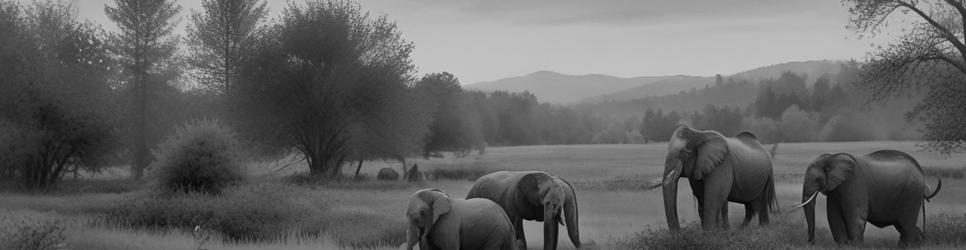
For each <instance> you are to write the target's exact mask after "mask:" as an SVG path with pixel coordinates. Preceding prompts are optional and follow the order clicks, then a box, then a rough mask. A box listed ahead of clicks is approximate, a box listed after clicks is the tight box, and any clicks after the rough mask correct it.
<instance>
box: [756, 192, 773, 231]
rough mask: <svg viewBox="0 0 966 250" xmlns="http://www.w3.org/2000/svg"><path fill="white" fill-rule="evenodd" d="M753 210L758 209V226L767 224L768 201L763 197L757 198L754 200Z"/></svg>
mask: <svg viewBox="0 0 966 250" xmlns="http://www.w3.org/2000/svg"><path fill="white" fill-rule="evenodd" d="M755 210H757V211H758V226H765V225H768V217H769V216H770V215H769V214H768V201H766V200H765V198H758V200H757V201H756V202H755Z"/></svg>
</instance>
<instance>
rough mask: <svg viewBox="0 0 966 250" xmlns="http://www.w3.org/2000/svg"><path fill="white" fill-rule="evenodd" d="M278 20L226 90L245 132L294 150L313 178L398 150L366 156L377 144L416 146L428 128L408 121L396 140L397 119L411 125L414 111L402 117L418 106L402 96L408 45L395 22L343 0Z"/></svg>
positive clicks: (296, 9) (292, 9)
mask: <svg viewBox="0 0 966 250" xmlns="http://www.w3.org/2000/svg"><path fill="white" fill-rule="evenodd" d="M284 13H285V14H284V16H283V18H282V20H281V22H280V23H279V24H277V25H275V26H272V27H270V28H269V29H268V31H267V32H268V34H267V35H266V36H263V39H260V40H259V42H258V44H257V45H256V47H255V49H253V50H252V53H253V54H252V56H251V57H250V58H251V60H248V61H247V62H245V63H244V64H243V66H242V70H241V71H240V72H239V81H238V82H237V83H238V84H237V87H238V88H237V89H233V90H232V91H233V93H234V92H236V90H237V92H238V93H237V95H238V97H239V98H235V99H236V101H237V103H236V104H234V105H238V106H239V107H240V108H239V109H238V110H239V111H240V112H241V114H240V115H241V116H243V117H248V119H242V120H244V121H246V122H247V123H249V125H248V127H253V128H255V130H262V131H277V132H278V134H277V135H278V136H268V137H263V138H261V139H263V140H277V141H276V142H274V143H275V144H276V145H279V146H281V147H292V148H295V149H296V150H298V151H299V152H300V153H301V154H302V155H303V157H304V158H305V159H306V161H307V163H308V165H309V169H310V173H311V174H312V175H313V176H315V177H335V176H336V175H338V174H340V173H341V169H342V165H343V164H344V163H346V162H347V161H349V160H357V159H354V157H358V158H363V157H364V155H371V154H377V155H380V156H385V155H391V154H402V153H403V152H399V151H400V150H402V149H403V148H405V147H392V148H391V149H392V150H388V149H387V150H381V149H380V150H376V149H373V148H371V147H369V146H371V145H373V142H375V141H376V140H385V139H384V138H398V137H395V136H400V135H405V136H403V138H402V139H399V140H398V141H413V140H403V139H408V138H413V137H415V138H422V135H423V134H421V133H420V131H425V128H426V123H427V122H428V121H427V120H420V119H413V120H412V121H411V122H406V123H407V124H405V127H406V128H411V130H410V129H407V131H410V132H411V133H409V132H406V133H397V131H396V130H398V129H402V128H400V127H396V125H395V124H396V123H395V122H399V121H407V120H405V119H397V118H399V117H415V116H416V115H413V114H412V113H410V112H416V111H418V109H403V108H407V107H416V106H418V104H413V103H418V102H415V101H414V99H418V98H415V97H414V95H409V94H407V93H411V92H409V91H410V88H409V87H408V86H407V85H408V83H410V82H412V78H413V77H412V72H413V64H412V62H411V59H410V52H411V51H412V48H413V45H412V43H410V42H407V41H406V40H404V39H402V36H401V33H400V32H399V30H398V29H397V26H396V24H395V23H394V22H391V21H390V20H389V19H388V18H387V17H385V16H380V17H373V16H370V15H369V13H367V12H365V11H363V10H361V9H360V7H359V6H358V5H357V4H354V3H351V2H343V1H310V2H308V3H307V4H306V5H304V7H303V6H300V5H295V4H291V5H289V7H287V8H286V9H285V12H284ZM405 110H408V112H407V111H405ZM262 134H269V133H267V132H266V133H262ZM391 136H392V137H391ZM366 138H369V139H366ZM393 140H394V141H395V140H396V139H393ZM397 149H398V150H397ZM386 151H392V152H386Z"/></svg>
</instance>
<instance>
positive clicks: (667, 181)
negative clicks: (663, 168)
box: [661, 169, 678, 185]
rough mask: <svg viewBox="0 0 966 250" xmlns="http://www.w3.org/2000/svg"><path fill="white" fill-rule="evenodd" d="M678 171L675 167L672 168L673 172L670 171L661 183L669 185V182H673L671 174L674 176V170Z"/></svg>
mask: <svg viewBox="0 0 966 250" xmlns="http://www.w3.org/2000/svg"><path fill="white" fill-rule="evenodd" d="M676 171H678V170H677V169H674V170H671V172H668V173H667V175H666V176H664V181H663V182H662V183H661V185H667V184H668V183H671V176H674V172H676Z"/></svg>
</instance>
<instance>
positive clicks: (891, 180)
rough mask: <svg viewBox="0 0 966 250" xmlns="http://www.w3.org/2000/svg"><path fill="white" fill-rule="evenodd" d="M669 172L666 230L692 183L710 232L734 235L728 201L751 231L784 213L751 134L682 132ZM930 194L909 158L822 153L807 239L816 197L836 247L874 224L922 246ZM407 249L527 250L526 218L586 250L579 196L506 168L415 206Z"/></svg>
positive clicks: (537, 174) (856, 240) (549, 178)
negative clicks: (922, 218)
mask: <svg viewBox="0 0 966 250" xmlns="http://www.w3.org/2000/svg"><path fill="white" fill-rule="evenodd" d="M664 166H665V169H664V174H663V175H662V177H661V178H659V179H657V180H655V181H654V183H653V184H652V185H650V186H649V189H652V188H657V187H662V190H663V195H664V197H663V198H664V208H665V215H666V218H667V223H668V227H669V228H670V229H671V230H672V231H677V230H679V229H680V224H679V221H678V215H677V203H676V201H677V186H678V180H679V179H680V178H687V179H688V183H689V184H690V186H691V190H692V192H693V195H694V197H695V198H696V200H697V203H698V216H699V218H700V221H701V226H702V228H704V229H711V228H725V229H726V228H728V226H729V223H728V202H735V203H740V204H743V205H744V207H745V217H744V221H743V223H742V226H746V225H748V224H749V223H750V222H751V220H752V219H753V217H754V216H755V215H757V216H758V223H759V224H760V225H767V224H768V221H769V213H771V212H777V211H778V209H779V208H778V202H777V199H776V195H775V180H774V175H773V171H772V158H771V155H770V154H769V152H768V151H766V150H765V149H764V148H763V147H762V145H761V143H760V142H759V140H758V138H757V137H756V136H755V135H754V134H752V133H749V132H741V133H738V134H737V135H735V136H734V137H725V136H723V135H722V134H720V133H718V132H716V131H699V130H694V129H691V128H689V127H688V126H686V125H679V126H678V127H677V129H675V131H674V133H673V134H672V135H671V138H670V140H669V143H668V152H667V156H666V159H665V165H664ZM941 187H942V180H939V182H938V184H937V186H936V188H935V189H934V190H930V187H929V186H928V184H926V179H925V176H924V175H923V171H922V167H921V166H920V165H919V163H918V162H917V161H916V160H915V159H914V158H913V157H912V156H910V155H909V154H906V153H904V152H900V151H895V150H880V151H876V152H873V153H870V154H867V155H861V156H856V155H852V154H849V153H835V154H822V155H820V156H818V157H817V158H816V159H815V160H813V161H812V162H811V163H810V164H809V165H808V166H807V169H806V170H805V179H804V183H803V185H802V201H801V203H800V204H799V205H797V206H796V207H795V208H796V209H797V208H802V207H804V210H805V218H806V223H807V232H808V241H809V243H812V244H813V243H814V239H815V238H814V234H815V203H816V202H815V198H816V196H817V195H818V193H822V194H824V195H825V196H827V197H828V199H827V201H828V204H827V206H826V208H827V210H828V212H827V219H828V223H829V229H830V230H831V232H832V236H833V238H834V240H835V242H836V243H837V244H851V245H861V244H862V243H863V233H864V231H865V225H866V223H871V224H872V225H875V226H877V227H886V226H895V228H896V230H897V231H899V233H900V239H899V245H900V246H915V245H919V244H921V243H922V241H923V235H922V231H920V229H919V227H917V226H916V222H917V221H918V218H919V216H918V215H919V212H920V211H924V210H920V209H921V208H922V209H924V206H925V205H924V201H927V200H929V199H930V198H932V197H934V196H935V195H936V194H937V193H938V192H939V189H940V188H941ZM406 215H407V217H408V219H409V228H408V229H407V235H408V236H407V242H406V243H404V244H403V248H405V249H413V247H414V246H415V245H417V244H418V245H419V249H514V250H515V249H521V248H522V249H526V238H525V236H524V234H523V226H522V221H523V220H533V221H538V222H543V225H544V226H543V239H544V249H556V246H557V237H558V226H559V225H564V226H566V227H567V234H568V236H569V238H570V241H571V242H572V243H573V244H574V246H576V247H580V245H581V242H580V234H579V227H578V225H579V224H578V217H579V214H578V211H577V195H576V192H575V191H574V187H573V185H571V184H570V183H569V182H567V181H566V180H564V179H562V178H560V177H557V176H553V175H551V174H549V173H546V172H542V171H500V172H495V173H491V174H488V175H485V176H482V177H480V178H479V179H477V180H476V182H475V183H474V184H473V186H472V187H471V188H470V191H469V192H468V193H467V195H466V198H465V199H458V198H454V197H451V196H450V195H449V194H447V193H446V192H444V191H442V190H440V189H436V188H430V189H423V190H419V191H417V192H416V193H415V194H413V196H412V197H411V199H410V202H409V207H408V209H407V212H406Z"/></svg>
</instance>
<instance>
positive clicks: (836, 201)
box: [799, 150, 942, 246]
mask: <svg viewBox="0 0 966 250" xmlns="http://www.w3.org/2000/svg"><path fill="white" fill-rule="evenodd" d="M940 188H942V180H939V184H938V185H936V190H935V191H932V194H929V187H928V185H927V184H926V178H925V176H923V172H922V167H920V166H919V162H917V161H916V159H915V158H913V157H912V156H910V155H909V154H906V153H904V152H901V151H896V150H880V151H875V152H873V153H871V154H867V155H863V156H853V155H851V154H848V153H837V154H822V155H821V156H819V157H818V158H816V159H815V160H814V161H813V162H812V163H811V164H810V165H809V166H808V169H807V170H805V182H804V183H803V184H802V204H801V205H799V206H805V220H806V223H807V224H808V242H809V243H814V242H815V197H816V196H818V193H819V192H821V193H822V194H825V195H826V196H827V197H828V198H827V200H828V204H827V206H826V209H827V210H828V212H827V213H828V214H827V216H828V224H829V229H830V230H831V231H832V237H833V238H834V239H835V242H836V243H838V244H851V243H856V244H860V245H861V244H862V243H863V233H864V232H865V224H866V222H869V223H872V225H875V226H877V227H880V228H882V227H886V226H890V225H891V226H895V228H896V230H897V231H899V233H900V237H899V245H900V246H907V245H918V244H921V243H922V232H921V231H919V228H918V227H916V221H917V220H918V219H919V211H920V210H919V208H920V207H922V208H923V209H925V204H924V203H923V200H924V199H925V200H928V199H930V198H932V197H933V196H935V195H936V193H938V192H939V189H940Z"/></svg>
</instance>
